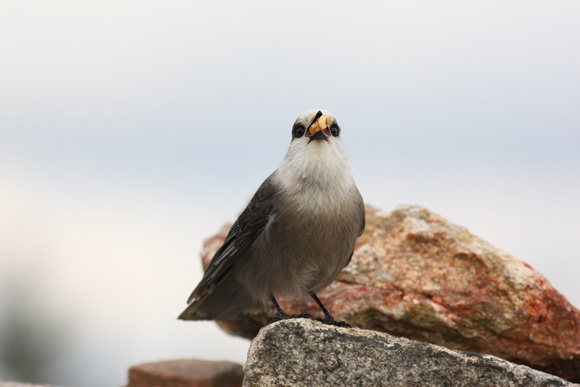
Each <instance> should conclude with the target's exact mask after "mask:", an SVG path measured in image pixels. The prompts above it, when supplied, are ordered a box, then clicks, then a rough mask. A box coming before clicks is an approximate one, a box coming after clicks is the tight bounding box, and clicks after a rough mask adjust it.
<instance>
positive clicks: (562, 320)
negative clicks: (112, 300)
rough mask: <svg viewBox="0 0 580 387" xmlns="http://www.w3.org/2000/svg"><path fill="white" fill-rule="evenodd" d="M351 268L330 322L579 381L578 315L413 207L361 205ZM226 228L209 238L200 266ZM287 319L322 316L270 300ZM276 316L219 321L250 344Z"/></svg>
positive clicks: (508, 261)
mask: <svg viewBox="0 0 580 387" xmlns="http://www.w3.org/2000/svg"><path fill="white" fill-rule="evenodd" d="M366 214H367V217H366V224H367V227H366V230H365V232H364V233H363V235H362V236H361V237H360V238H359V240H358V241H357V245H356V248H355V253H354V255H353V257H352V260H351V262H350V264H349V265H348V266H347V267H346V268H345V269H344V270H343V271H342V272H341V274H340V275H339V276H338V278H337V280H336V281H334V283H333V284H331V285H330V286H329V287H328V288H327V289H326V290H325V291H324V292H322V293H321V294H319V298H320V299H321V301H322V302H323V303H324V304H325V305H326V306H327V308H328V309H329V310H330V312H331V313H332V314H333V315H334V316H335V317H336V318H337V319H338V320H345V321H347V322H348V323H349V324H350V325H352V326H356V327H359V328H366V329H372V330H377V331H381V332H388V333H391V334H394V335H397V336H404V337H408V338H412V339H419V340H423V341H427V342H431V343H434V344H439V345H443V346H446V347H448V348H453V349H458V350H463V351H472V352H480V353H487V354H492V355H496V356H500V357H502V358H504V359H507V360H510V361H514V362H516V363H522V364H526V365H529V366H531V367H534V368H537V369H541V370H543V371H546V372H550V373H553V374H555V375H559V376H561V377H564V378H567V379H569V380H572V381H576V382H580V311H579V310H578V309H576V308H575V307H574V306H573V305H571V304H570V303H569V302H568V300H566V298H565V297H564V296H562V295H561V294H560V293H558V292H557V291H556V290H555V289H554V288H553V287H552V285H551V284H550V283H549V282H548V280H546V278H545V277H543V276H542V275H541V274H540V273H538V272H537V271H535V270H534V269H532V268H531V267H530V266H529V265H527V264H526V263H524V262H522V261H520V260H517V259H515V258H514V257H512V256H511V255H509V254H508V253H507V252H505V251H504V250H502V249H499V248H497V247H494V246H493V245H491V244H490V243H488V242H486V241H484V240H482V239H481V238H478V237H477V236H475V235H473V234H471V233H470V232H469V231H468V230H467V229H466V228H464V227H461V226H458V225H455V224H453V223H451V222H449V221H448V220H446V219H444V218H443V217H441V216H439V215H437V214H435V213H433V212H430V211H429V210H427V209H425V208H422V207H419V206H399V207H397V208H396V209H395V210H394V211H393V212H391V213H387V212H383V211H380V210H378V209H375V208H373V207H370V206H367V208H366ZM227 231H228V227H225V228H224V229H223V230H222V231H221V232H220V233H219V234H218V235H216V236H214V237H212V238H210V239H208V240H207V241H206V243H205V245H204V249H203V251H202V261H203V263H204V265H206V266H207V264H209V262H210V261H211V258H212V257H213V254H214V253H215V251H216V250H217V249H218V248H219V247H220V246H221V244H222V243H223V240H224V238H225V235H226V234H227ZM278 301H279V303H280V306H282V308H283V309H284V310H285V311H286V312H288V313H308V314H311V315H313V316H315V317H322V316H321V313H320V310H319V308H318V307H317V305H316V304H315V303H314V302H313V301H312V300H311V299H310V298H309V297H305V298H303V299H284V298H281V299H279V300H278ZM275 314H276V313H275V310H274V309H273V308H270V307H269V306H267V307H266V309H264V310H260V311H255V312H251V313H248V316H247V318H246V319H243V320H238V321H220V322H218V324H219V325H220V326H221V327H222V328H223V329H224V330H226V331H227V332H229V333H232V334H235V335H239V336H243V337H247V338H253V337H254V336H255V335H256V334H257V333H258V331H259V329H260V328H261V327H262V326H264V325H265V323H266V321H267V320H268V317H270V316H274V315H275Z"/></svg>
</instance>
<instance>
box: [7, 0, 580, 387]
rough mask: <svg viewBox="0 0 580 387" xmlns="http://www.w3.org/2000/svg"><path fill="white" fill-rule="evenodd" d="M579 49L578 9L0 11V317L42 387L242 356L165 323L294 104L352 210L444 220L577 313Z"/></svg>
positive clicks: (20, 4) (111, 7)
mask: <svg viewBox="0 0 580 387" xmlns="http://www.w3.org/2000/svg"><path fill="white" fill-rule="evenodd" d="M579 42H580V2H578V1H557V2H553V1H534V0H526V1H490V0H485V1H468V2H466V1H446V0H444V1H407V0H405V1H383V2H378V1H377V2H370V1H369V2H364V1H361V2H342V1H335V2H318V1H314V2H310V1H309V2H306V1H294V2H285V3H282V2H265V1H264V2H256V1H244V2H224V1H211V2H209V1H208V2H199V1H187V2H186V1H183V2H181V1H169V2H167V1H146V2H144V1H124V0H122V1H83V2H78V1H74V2H73V1H50V2H48V1H26V0H24V1H4V2H1V3H0V329H3V327H5V326H7V324H8V323H7V321H8V320H9V319H10V316H15V315H18V316H24V317H23V318H24V319H25V320H26V321H28V323H27V324H29V325H30V327H31V328H30V329H32V330H33V332H36V333H34V335H31V336H30V337H32V339H30V340H28V341H27V342H26V343H22V346H23V347H24V346H25V347H27V348H28V347H30V348H32V349H33V350H32V352H34V353H37V352H39V350H34V349H35V348H36V349H38V348H43V345H44V344H43V340H53V343H52V344H53V346H54V348H57V349H55V350H54V351H51V353H50V354H48V357H49V358H50V359H49V360H50V361H49V362H48V363H47V365H46V369H45V370H44V371H43V372H44V373H42V374H41V375H42V377H43V380H42V381H43V382H50V383H54V384H59V385H68V386H72V385H75V386H82V387H85V386H87V387H97V386H99V387H102V386H119V385H122V384H123V383H125V382H126V370H127V369H128V367H129V366H130V365H133V364H137V363H140V362H146V361H155V360H160V359H166V358H182V357H197V358H207V359H229V360H234V361H237V362H240V363H242V362H243V361H244V360H245V356H246V351H247V348H248V345H249V341H247V340H244V339H240V338H235V337H231V336H228V335H226V334H225V333H222V332H221V331H220V330H219V329H218V328H217V327H216V326H214V324H213V323H211V322H199V323H197V322H187V323H186V322H180V321H177V320H176V317H177V315H178V314H179V313H180V312H181V311H182V309H183V308H184V307H185V306H186V304H185V301H186V299H187V297H188V296H189V294H190V292H191V291H192V290H193V288H194V287H195V285H196V284H197V282H198V281H199V279H200V278H201V270H200V263H199V258H198V252H199V250H200V248H201V243H202V240H203V239H204V238H206V237H208V236H210V235H212V234H214V233H215V232H216V231H218V230H219V228H220V227H221V225H222V224H223V223H224V222H226V221H228V220H233V219H234V218H235V216H236V215H237V213H238V212H239V211H240V210H241V209H242V208H243V207H244V205H245V202H246V200H247V199H248V198H249V197H250V196H251V195H252V193H253V191H254V190H255V189H256V188H257V187H258V186H259V184H260V183H261V182H262V181H263V180H264V179H265V178H266V177H267V176H268V174H269V173H271V172H272V171H273V170H274V169H275V168H276V167H277V165H278V163H279V162H280V160H281V159H282V157H283V156H284V153H285V152H286V149H287V147H288V144H289V142H290V130H291V126H292V123H293V121H294V119H295V118H296V117H297V116H298V115H299V114H300V113H302V112H303V111H304V110H307V109H310V108H316V107H320V108H326V109H328V110H330V111H332V112H333V113H334V114H335V116H336V117H337V119H338V121H339V123H340V125H341V127H342V129H343V132H342V140H343V143H344V144H345V147H346V148H347V150H348V151H349V154H350V156H351V160H352V163H353V167H354V170H355V175H356V178H357V182H358V186H359V189H360V191H361V192H362V194H363V197H364V198H365V200H366V202H367V203H370V204H372V205H374V206H377V207H380V208H382V209H384V210H391V209H393V208H394V207H395V206H396V205H398V204H403V203H404V204H418V205H422V206H424V207H427V208H429V209H430V210H432V211H435V212H437V213H439V214H440V215H442V216H444V217H445V218H447V219H449V220H451V221H453V222H455V223H457V224H460V225H463V226H466V227H468V228H469V229H470V231H471V232H473V233H475V234H477V235H478V236H480V237H482V238H484V239H486V240H487V241H489V242H491V243H492V244H494V245H496V246H498V247H501V248H503V249H505V250H506V251H508V252H509V253H511V254H512V255H514V256H515V257H516V258H518V259H521V260H524V261H526V262H527V263H529V264H530V265H531V266H533V267H534V268H535V269H537V270H538V271H540V272H541V273H543V274H544V275H545V276H546V277H547V278H548V279H549V280H550V282H551V283H552V284H553V285H554V286H555V288H556V289H557V290H558V291H560V292H561V293H562V294H564V295H565V296H566V297H567V298H568V299H569V300H570V301H571V302H572V303H573V304H574V305H575V306H577V307H578V306H580V281H579V280H578V275H579V272H580V263H579V262H580V261H579V258H580V243H579V242H580V238H579V237H578V229H579V227H578V219H580V203H579V198H580V43H579ZM17 325H18V324H17ZM0 332H1V331H0ZM0 334H1V333H0ZM35 335H36V336H35ZM0 339H2V338H1V337H0ZM55 343H56V344H55ZM47 345H48V344H47ZM40 352H42V351H41V350H40ZM0 355H2V354H0ZM4 355H5V354H4ZM10 372H11V371H10V370H9V369H8V368H7V367H6V365H4V366H2V365H1V364H0V379H2V378H13V377H15V376H13V375H14V374H13V373H10Z"/></svg>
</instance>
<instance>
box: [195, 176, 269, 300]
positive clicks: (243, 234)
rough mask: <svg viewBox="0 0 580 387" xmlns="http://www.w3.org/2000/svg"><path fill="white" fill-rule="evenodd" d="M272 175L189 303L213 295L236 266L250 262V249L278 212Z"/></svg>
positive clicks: (226, 240)
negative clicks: (242, 261)
mask: <svg viewBox="0 0 580 387" xmlns="http://www.w3.org/2000/svg"><path fill="white" fill-rule="evenodd" d="M272 175H273V174H272ZM272 175H270V176H269V177H268V178H267V179H266V180H265V181H264V182H263V183H262V185H261V186H260V188H258V190H257V191H256V193H255V194H254V196H253V197H252V199H251V200H250V202H249V203H248V206H247V207H246V208H245V209H244V211H243V212H242V213H241V214H240V216H239V217H238V219H237V220H236V221H235V222H234V224H233V225H232V227H231V229H230V231H229V233H228V235H227V236H226V239H225V241H224V244H223V245H222V247H220V248H219V250H218V251H217V252H216V253H215V255H214V257H213V259H212V261H211V263H210V264H209V266H208V268H207V270H206V272H205V274H204V276H203V278H202V279H201V281H200V283H199V284H198V285H197V287H196V288H195V289H194V291H193V292H192V293H191V296H189V299H188V300H187V302H188V303H191V302H194V301H196V300H200V299H202V298H204V297H205V296H207V295H209V294H211V293H212V292H213V290H214V289H215V288H216V287H217V286H219V284H220V283H221V281H222V280H223V279H224V277H225V276H226V275H227V274H228V273H229V272H230V271H231V269H232V267H233V265H234V264H235V262H236V261H238V260H240V259H242V260H243V259H246V258H247V254H248V251H249V248H250V247H251V246H252V244H253V243H254V241H255V240H256V238H258V236H259V235H260V233H261V232H262V231H263V230H264V228H265V227H266V225H267V224H268V221H269V219H270V217H271V215H272V214H273V212H274V208H275V203H276V196H277V194H278V189H277V187H276V186H275V185H274V184H273V183H272V180H273V179H272Z"/></svg>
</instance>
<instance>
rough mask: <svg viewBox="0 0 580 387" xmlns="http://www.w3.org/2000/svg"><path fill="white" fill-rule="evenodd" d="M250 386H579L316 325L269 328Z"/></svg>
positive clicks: (259, 341)
mask: <svg viewBox="0 0 580 387" xmlns="http://www.w3.org/2000/svg"><path fill="white" fill-rule="evenodd" d="M244 372H245V374H246V377H245V380H244V385H245V386H579V385H577V384H572V383H570V382H568V381H566V380H564V379H561V378H559V377H556V376H553V375H549V374H546V373H544V372H541V371H537V370H534V369H532V368H529V367H527V366H523V365H517V364H514V363H511V362H508V361H506V360H503V359H500V358H497V357H495V356H491V355H481V354H476V353H471V352H461V351H455V350H450V349H447V348H444V347H441V346H438V345H433V344H427V343H424V342H420V341H416V340H409V339H405V338H397V337H394V336H391V335H389V334H386V333H379V332H375V331H369V330H363V329H356V328H350V329H349V328H336V327H331V326H327V325H323V324H321V323H319V322H316V321H313V320H309V319H291V320H284V321H280V322H277V323H274V324H272V325H269V326H267V327H266V328H264V329H262V330H261V331H260V333H259V334H258V336H257V337H256V338H255V339H254V340H253V341H252V344H251V345H250V350H249V353H248V360H247V361H246V364H245V366H244Z"/></svg>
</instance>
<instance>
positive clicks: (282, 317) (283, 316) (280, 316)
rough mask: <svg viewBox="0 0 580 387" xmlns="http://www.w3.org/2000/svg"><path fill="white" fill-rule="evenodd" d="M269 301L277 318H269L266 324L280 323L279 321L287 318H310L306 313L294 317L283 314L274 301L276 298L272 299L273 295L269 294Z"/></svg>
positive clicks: (293, 315)
mask: <svg viewBox="0 0 580 387" xmlns="http://www.w3.org/2000/svg"><path fill="white" fill-rule="evenodd" d="M270 300H272V303H273V304H274V308H276V312H278V317H270V318H269V319H268V323H272V322H276V321H280V320H286V319H289V318H312V317H311V316H310V315H309V314H306V313H300V314H298V315H296V314H288V313H286V312H284V311H283V310H282V308H281V307H280V305H279V304H278V301H276V298H275V297H274V295H273V294H270Z"/></svg>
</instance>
